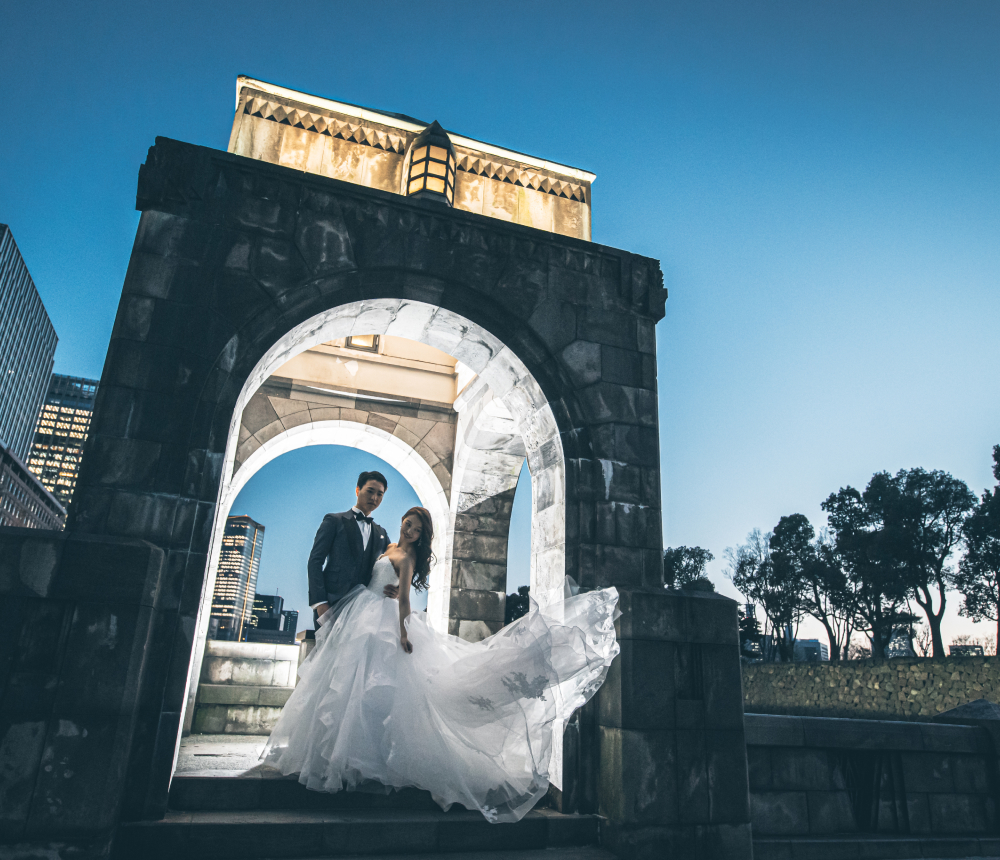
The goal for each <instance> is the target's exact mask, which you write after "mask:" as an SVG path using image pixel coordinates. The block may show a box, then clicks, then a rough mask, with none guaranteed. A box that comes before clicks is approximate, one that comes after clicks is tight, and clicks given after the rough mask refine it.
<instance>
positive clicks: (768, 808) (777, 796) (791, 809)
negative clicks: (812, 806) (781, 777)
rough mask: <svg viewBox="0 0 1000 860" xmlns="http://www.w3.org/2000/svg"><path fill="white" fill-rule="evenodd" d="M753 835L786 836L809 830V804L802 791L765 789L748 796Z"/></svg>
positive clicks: (804, 832)
mask: <svg viewBox="0 0 1000 860" xmlns="http://www.w3.org/2000/svg"><path fill="white" fill-rule="evenodd" d="M750 820H751V822H752V824H753V831H754V834H755V835H760V836H788V835H791V834H803V835H804V834H806V833H808V832H809V805H808V800H807V798H806V792H804V791H767V792H758V793H754V794H752V795H751V796H750Z"/></svg>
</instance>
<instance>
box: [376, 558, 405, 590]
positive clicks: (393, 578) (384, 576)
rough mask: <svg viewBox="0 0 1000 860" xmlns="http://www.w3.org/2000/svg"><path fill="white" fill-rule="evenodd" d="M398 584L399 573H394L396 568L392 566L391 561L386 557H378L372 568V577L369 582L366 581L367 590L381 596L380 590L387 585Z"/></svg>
mask: <svg viewBox="0 0 1000 860" xmlns="http://www.w3.org/2000/svg"><path fill="white" fill-rule="evenodd" d="M398 584H399V574H398V573H396V568H394V567H393V566H392V562H391V561H389V559H387V558H380V559H379V560H378V561H376V562H375V567H373V568H372V578H371V582H369V583H368V590H369V591H371V592H374V593H375V594H377V595H378V596H379V597H382V596H383V594H382V591H383V590H384V589H385V587H386V586H387V585H398Z"/></svg>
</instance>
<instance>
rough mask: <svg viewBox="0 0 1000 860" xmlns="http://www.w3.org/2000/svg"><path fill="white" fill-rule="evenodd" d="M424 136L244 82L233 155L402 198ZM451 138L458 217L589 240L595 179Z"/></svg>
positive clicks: (396, 123) (410, 123)
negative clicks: (467, 215) (407, 172)
mask: <svg viewBox="0 0 1000 860" xmlns="http://www.w3.org/2000/svg"><path fill="white" fill-rule="evenodd" d="M423 128H424V125H423V124H421V123H418V122H416V121H415V120H412V119H409V118H406V117H400V116H398V115H395V114H381V113H379V112H377V111H372V110H366V109H360V108H357V107H355V106H353V105H346V104H342V103H339V102H335V101H331V100H329V99H323V98H317V97H316V96H309V95H307V94H305V93H297V92H292V91H290V90H286V89H284V88H283V87H278V86H274V85H273V84H268V83H265V82H263V81H256V80H253V79H250V78H242V77H241V78H240V79H239V81H238V82H237V106H236V117H235V119H234V121H233V130H232V134H231V136H230V140H229V151H230V152H233V153H236V154H237V155H243V156H246V157H247V158H253V159H257V160H260V161H267V162H270V163H271V164H280V165H282V166H284V167H290V168H292V169H294V170H301V171H305V172H306V173H314V174H317V175H319V176H327V177H330V178H331V179H340V180H343V181H344V182H354V183H356V184H358V185H364V186H366V187H368V188H377V189H379V190H380V191H387V192H389V193H392V194H401V193H402V190H403V186H404V184H405V182H404V172H405V170H406V167H407V164H408V162H409V155H410V148H411V145H412V144H413V141H414V140H415V139H416V137H417V135H418V134H419V133H420V132H421V131H422V130H423ZM451 137H452V141H453V143H454V145H455V151H456V155H457V157H458V171H457V175H456V179H455V208H456V209H461V210H463V211H465V212H475V213H476V214H478V215H485V216H486V217H488V218H498V219H500V220H501V221H511V222H513V223H515V224H523V225H524V226H526V227H533V228H535V229H537V230H546V231H548V232H552V233H559V234H562V235H564V236H572V237H574V238H577V239H590V184H591V182H592V181H593V179H594V176H593V174H590V173H587V172H586V171H583V170H577V169H573V168H567V167H565V166H564V165H558V164H553V163H551V162H548V161H542V160H541V159H537V158H532V157H530V156H526V155H523V154H521V153H515V152H509V151H506V150H501V149H499V148H498V147H495V146H489V145H483V144H480V143H479V142H478V141H473V140H468V139H465V138H462V137H459V136H458V135H454V134H453V135H451Z"/></svg>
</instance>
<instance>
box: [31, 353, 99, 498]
mask: <svg viewBox="0 0 1000 860" xmlns="http://www.w3.org/2000/svg"><path fill="white" fill-rule="evenodd" d="M96 396H97V380H96V379H81V378H79V377H76V376H63V375H62V374H59V373H53V374H52V380H51V381H50V382H49V390H48V393H47V394H46V395H45V403H44V404H43V405H42V411H41V413H40V414H39V416H38V426H37V427H36V428H35V443H34V445H32V446H31V455H30V456H29V458H28V466H29V467H30V468H31V471H32V472H34V473H35V474H36V475H37V476H38V478H39V480H40V481H41V482H42V483H43V484H44V485H45V489H47V490H48V491H49V492H50V493H52V494H53V495H54V496H55V497H56V498H57V499H59V501H60V502H61V503H62V505H63V507H69V503H70V500H71V499H72V498H73V488H74V487H75V486H76V479H77V476H78V475H79V474H80V458H81V456H82V454H83V443H84V441H85V440H86V438H87V431H88V430H89V429H90V418H91V415H93V412H94V398H95V397H96Z"/></svg>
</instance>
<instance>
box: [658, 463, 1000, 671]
mask: <svg viewBox="0 0 1000 860" xmlns="http://www.w3.org/2000/svg"><path fill="white" fill-rule="evenodd" d="M993 475H994V478H995V479H996V481H997V485H996V486H994V487H993V489H992V490H986V491H984V492H983V494H982V496H981V497H980V498H978V499H977V498H976V496H975V494H974V493H973V492H972V491H971V490H970V489H969V487H968V486H967V485H966V484H965V482H964V481H962V480H960V479H958V478H955V477H953V476H952V475H950V474H948V473H947V472H943V471H939V470H935V471H926V470H924V469H919V468H918V469H904V470H901V471H899V472H897V473H896V474H895V475H892V474H890V473H888V472H878V473H876V474H875V475H873V476H872V478H871V480H870V481H869V482H868V485H867V486H866V487H865V488H864V490H858V489H856V488H854V487H851V486H848V487H842V488H841V489H840V490H839V491H838V492H836V493H831V494H830V495H829V496H828V497H827V498H826V500H825V501H824V502H823V504H822V506H821V507H822V509H823V510H824V511H825V512H826V515H827V527H826V528H824V529H822V530H821V531H819V532H817V531H816V529H815V528H814V527H813V525H812V524H811V523H810V522H809V519H808V518H807V517H806V516H804V515H803V514H790V515H788V516H783V517H781V519H780V520H779V521H778V523H777V525H776V526H775V527H774V529H773V530H772V531H770V532H768V533H766V534H765V533H762V532H761V531H760V530H759V529H755V530H754V531H752V532H750V534H749V535H748V536H747V539H746V542H745V543H742V544H740V545H738V546H737V547H736V548H735V549H733V548H729V549H727V550H726V559H727V562H728V568H727V576H728V577H729V578H730V579H731V580H732V582H733V584H734V585H735V586H736V588H737V589H739V591H740V592H741V593H742V594H743V595H744V596H745V597H746V599H747V601H748V602H749V603H752V604H755V605H756V606H759V607H760V609H761V611H762V613H763V615H764V619H763V621H764V630H763V636H764V638H765V640H766V641H767V642H769V643H772V644H773V649H774V651H775V652H776V653H775V656H776V657H777V658H778V659H780V660H782V661H790V660H792V658H793V655H794V647H795V631H796V629H797V627H798V625H799V622H800V621H801V620H802V619H803V618H804V617H805V616H807V615H808V616H812V617H813V618H815V619H816V620H817V621H819V623H820V624H821V625H822V626H823V628H824V630H825V631H826V635H827V638H828V640H829V648H830V659H831V660H840V659H842V658H846V657H847V656H848V648H849V646H850V643H851V637H852V636H853V635H854V634H855V633H863V634H864V635H865V636H867V637H868V641H869V643H870V645H871V653H872V655H885V654H886V653H887V649H888V648H889V646H890V642H892V640H893V638H894V637H895V636H897V635H899V634H900V633H901V632H902V633H903V634H904V636H907V637H909V638H912V636H913V626H914V624H915V623H917V622H919V620H920V616H919V615H918V614H916V613H915V612H914V608H915V607H916V608H917V609H918V610H919V612H920V613H921V614H922V615H923V617H924V620H925V621H926V623H927V627H928V631H929V633H930V642H931V648H932V654H933V656H934V657H943V656H945V646H944V641H943V639H942V636H941V621H942V618H943V616H944V612H945V608H946V606H947V602H948V598H949V594H950V593H951V592H957V593H958V594H959V595H960V596H961V599H962V605H961V607H960V610H959V611H960V614H962V615H964V616H966V617H968V618H970V619H972V620H973V621H977V622H978V621H986V620H990V621H994V622H996V623H997V642H998V643H1000V445H997V446H995V447H994V448H993ZM712 558H713V556H712V554H711V553H709V552H708V551H707V550H704V549H702V548H701V547H676V548H671V549H668V550H667V551H666V552H665V553H664V571H665V579H666V583H667V585H668V587H679V588H684V589H688V590H690V589H692V588H694V589H697V588H705V587H706V583H707V587H708V588H711V583H709V582H708V580H707V577H706V576H705V565H706V564H707V562H708V561H711V560H712ZM741 628H742V636H743V638H749V637H751V636H752V635H754V634H755V633H756V632H758V631H757V630H755V628H758V629H759V622H758V621H756V619H754V618H744V619H743V620H742V621H741Z"/></svg>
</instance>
